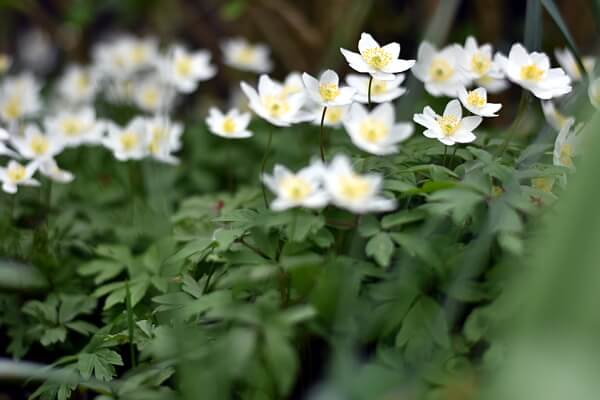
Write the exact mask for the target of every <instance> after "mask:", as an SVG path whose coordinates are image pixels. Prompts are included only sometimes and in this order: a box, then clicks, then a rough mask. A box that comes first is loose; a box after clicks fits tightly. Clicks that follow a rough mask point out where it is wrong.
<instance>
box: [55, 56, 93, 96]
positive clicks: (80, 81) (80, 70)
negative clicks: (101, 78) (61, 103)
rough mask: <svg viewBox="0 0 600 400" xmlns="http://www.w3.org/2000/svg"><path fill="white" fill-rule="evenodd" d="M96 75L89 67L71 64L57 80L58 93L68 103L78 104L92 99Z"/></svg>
mask: <svg viewBox="0 0 600 400" xmlns="http://www.w3.org/2000/svg"><path fill="white" fill-rule="evenodd" d="M97 89H98V76H97V74H96V72H95V71H93V70H92V69H91V68H87V67H82V66H79V65H71V66H69V67H68V68H67V70H66V72H65V73H64V75H63V76H62V77H61V78H60V80H59V82H58V93H59V95H60V96H61V97H62V98H64V99H65V100H66V101H67V102H68V103H70V104H74V105H78V104H84V103H89V102H91V101H93V100H94V96H95V95H96V91H97Z"/></svg>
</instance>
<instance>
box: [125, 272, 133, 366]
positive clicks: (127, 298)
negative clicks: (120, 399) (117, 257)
mask: <svg viewBox="0 0 600 400" xmlns="http://www.w3.org/2000/svg"><path fill="white" fill-rule="evenodd" d="M125 307H126V308H127V334H128V336H129V357H130V358H131V367H132V368H135V348H134V345H133V307H132V306H131V292H130V291H129V282H125Z"/></svg>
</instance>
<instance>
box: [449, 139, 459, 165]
mask: <svg viewBox="0 0 600 400" xmlns="http://www.w3.org/2000/svg"><path fill="white" fill-rule="evenodd" d="M456 150H458V145H457V144H456V145H454V151H453V152H452V157H450V167H452V165H454V156H455V155H456Z"/></svg>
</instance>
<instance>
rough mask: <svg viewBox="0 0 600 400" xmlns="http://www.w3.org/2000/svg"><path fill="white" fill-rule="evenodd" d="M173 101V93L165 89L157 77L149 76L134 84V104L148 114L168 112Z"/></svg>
mask: <svg viewBox="0 0 600 400" xmlns="http://www.w3.org/2000/svg"><path fill="white" fill-rule="evenodd" d="M174 99H175V93H174V92H173V91H169V90H168V89H167V88H165V85H164V82H162V81H161V80H160V79H159V77H157V76H154V75H151V76H149V77H147V78H145V79H143V80H141V81H139V82H137V83H136V84H135V90H134V92H133V101H134V103H135V104H136V105H137V106H138V107H139V108H141V109H142V110H144V111H146V112H149V113H156V112H160V111H168V110H169V109H170V107H171V105H172V103H173V100H174Z"/></svg>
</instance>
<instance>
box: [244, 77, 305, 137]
mask: <svg viewBox="0 0 600 400" xmlns="http://www.w3.org/2000/svg"><path fill="white" fill-rule="evenodd" d="M240 86H241V88H242V91H243V92H244V94H245V95H246V97H248V100H249V107H250V109H251V110H252V111H254V112H255V113H256V114H257V115H258V116H259V117H261V118H263V119H264V120H266V121H268V122H270V123H271V124H273V125H275V126H290V125H292V124H294V123H297V122H302V121H306V120H307V119H310V118H312V116H311V115H307V114H306V113H304V112H302V111H301V108H302V106H303V105H304V102H305V100H306V96H305V94H304V93H303V92H298V93H295V94H292V95H289V96H288V95H286V94H285V93H284V92H283V85H281V84H280V83H277V82H275V81H273V80H272V79H271V78H269V76H267V75H261V76H260V78H259V79H258V91H257V90H256V89H254V88H253V87H252V86H250V85H248V84H247V83H246V82H241V84H240Z"/></svg>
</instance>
